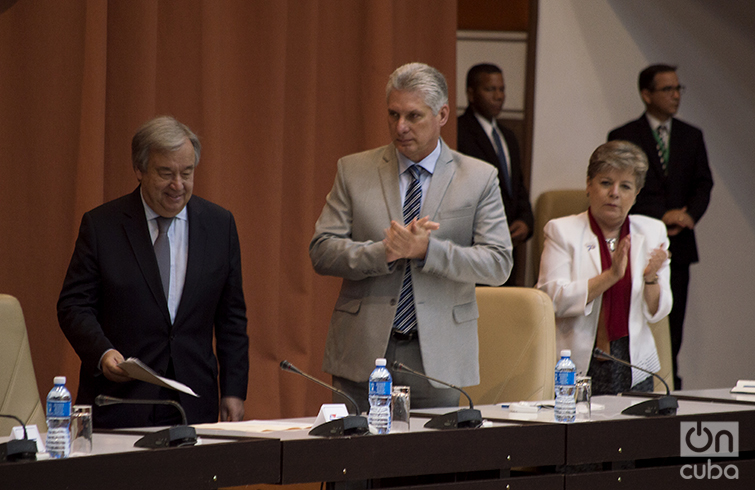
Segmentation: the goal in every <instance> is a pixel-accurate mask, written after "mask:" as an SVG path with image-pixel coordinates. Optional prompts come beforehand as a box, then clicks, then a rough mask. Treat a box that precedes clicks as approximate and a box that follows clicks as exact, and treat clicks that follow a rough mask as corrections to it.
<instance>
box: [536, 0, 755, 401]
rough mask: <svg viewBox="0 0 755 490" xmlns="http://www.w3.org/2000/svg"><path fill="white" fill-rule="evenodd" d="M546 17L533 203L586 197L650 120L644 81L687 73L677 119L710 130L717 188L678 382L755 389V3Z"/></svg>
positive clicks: (670, 1) (642, 3)
mask: <svg viewBox="0 0 755 490" xmlns="http://www.w3.org/2000/svg"><path fill="white" fill-rule="evenodd" d="M539 14H540V17H539V27H538V32H539V37H538V40H537V48H538V52H537V73H536V83H537V85H536V92H535V93H536V95H535V127H534V148H533V163H532V198H533V202H534V201H535V200H536V198H537V196H538V195H540V193H542V192H543V191H545V190H549V189H556V188H565V187H568V188H583V187H584V185H585V170H586V168H587V159H588V157H589V155H590V153H591V152H592V150H593V149H594V148H595V147H596V146H597V145H599V144H601V143H602V142H604V141H605V138H606V135H607V133H608V131H609V130H610V129H612V128H613V127H615V126H618V125H620V124H623V123H624V122H626V121H628V120H630V119H635V118H637V117H638V116H639V115H640V114H641V113H642V111H643V106H642V103H641V101H640V98H639V95H638V93H637V88H636V87H637V81H636V80H637V75H638V73H639V71H640V70H641V69H642V68H644V67H645V66H646V65H648V64H651V63H656V62H667V63H670V64H677V65H679V70H678V74H679V77H680V80H681V83H682V84H685V85H686V86H687V93H686V94H685V95H684V97H683V99H682V105H681V109H680V111H679V117H680V118H681V119H684V120H686V121H688V122H690V123H692V124H694V125H696V126H699V127H700V128H702V129H703V131H704V134H705V140H706V144H707V147H708V155H709V159H710V164H711V168H712V170H713V177H714V180H715V187H714V188H713V195H712V199H711V204H710V207H709V208H708V212H707V214H706V215H705V216H704V217H703V219H702V220H701V221H700V223H699V224H698V227H697V237H698V246H699V249H700V256H701V262H700V263H699V264H697V265H693V266H692V269H691V275H692V279H691V284H690V295H689V304H688V308H687V321H686V326H685V339H684V344H683V346H682V351H681V358H680V371H681V375H682V377H683V378H684V380H685V385H684V387H685V388H687V389H694V388H707V387H714V386H733V384H734V383H735V382H736V380H737V379H740V378H741V379H753V378H755V355H753V354H752V352H753V348H755V328H753V320H755V299H754V297H755V286H753V277H752V275H753V272H755V253H753V252H754V251H755V192H753V185H755V163H754V162H753V155H755V138H753V135H752V130H753V129H755V116H754V115H755V3H752V2H750V1H749V0H731V1H727V2H710V1H704V0H696V1H695V0H692V1H691V0H662V1H659V0H636V1H632V2H626V1H621V0H613V1H611V0H540V9H539ZM530 279H532V277H530Z"/></svg>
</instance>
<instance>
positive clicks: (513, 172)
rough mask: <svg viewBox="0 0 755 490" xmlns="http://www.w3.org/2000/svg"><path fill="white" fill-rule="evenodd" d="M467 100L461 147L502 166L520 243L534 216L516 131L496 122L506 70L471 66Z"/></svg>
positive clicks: (508, 208) (510, 216) (460, 127)
mask: <svg viewBox="0 0 755 490" xmlns="http://www.w3.org/2000/svg"><path fill="white" fill-rule="evenodd" d="M467 100H468V101H469V106H467V110H466V111H465V112H464V114H462V115H461V116H459V118H458V120H457V122H458V136H457V146H458V150H459V152H460V153H464V154H466V155H469V156H472V157H475V158H479V159H480V160H484V161H486V162H488V163H490V164H491V165H493V166H494V167H495V168H497V169H498V180H499V183H500V186H501V197H502V198H503V206H504V208H505V209H506V219H507V221H508V223H509V233H510V234H511V242H512V244H513V245H514V247H516V246H517V245H520V244H522V243H524V242H525V241H527V240H528V239H529V238H530V237H531V236H532V232H533V227H534V216H533V214H532V206H531V205H530V198H529V194H528V193H527V189H526V188H525V187H524V178H523V176H522V167H521V159H520V154H519V143H518V141H517V139H516V136H515V135H514V132H513V131H511V130H510V129H508V128H505V127H503V126H499V125H498V124H497V122H496V118H497V117H498V114H500V112H501V109H502V108H503V103H504V101H505V100H506V86H505V84H504V81H503V71H501V69H500V68H499V67H497V66H496V65H491V64H488V63H483V64H479V65H475V66H473V67H472V68H470V69H469V72H467ZM514 256H515V257H516V254H515V255H514ZM519 267H524V264H520V263H519V262H516V261H514V270H512V272H511V275H510V276H509V279H508V281H506V284H505V285H506V286H513V285H515V282H516V276H517V274H516V270H517V268H519Z"/></svg>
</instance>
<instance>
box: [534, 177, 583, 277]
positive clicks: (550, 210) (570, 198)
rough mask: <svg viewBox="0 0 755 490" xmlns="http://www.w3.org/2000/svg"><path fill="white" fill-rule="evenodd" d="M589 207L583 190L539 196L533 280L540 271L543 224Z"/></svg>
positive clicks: (536, 213) (536, 210)
mask: <svg viewBox="0 0 755 490" xmlns="http://www.w3.org/2000/svg"><path fill="white" fill-rule="evenodd" d="M589 205H590V202H589V201H588V199H587V195H586V193H585V190H584V189H568V190H557V191H547V192H543V193H542V194H540V196H539V197H538V198H537V202H536V203H535V230H534V233H533V236H534V240H533V241H532V247H533V250H532V266H533V267H532V270H533V271H534V273H535V278H536V279H537V275H538V274H539V271H540V256H541V255H543V243H544V242H545V235H544V233H543V227H544V226H545V224H546V223H547V222H548V221H550V220H552V219H554V218H561V217H562V216H569V215H571V214H579V213H581V212H583V211H585V210H587V207H588V206H589Z"/></svg>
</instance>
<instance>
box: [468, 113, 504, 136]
mask: <svg viewBox="0 0 755 490" xmlns="http://www.w3.org/2000/svg"><path fill="white" fill-rule="evenodd" d="M473 112H474V117H475V118H477V122H479V123H480V126H482V129H483V130H484V131H485V134H487V135H488V136H490V133H491V132H492V131H493V130H494V129H498V124H496V122H495V119H493V120H492V121H491V120H489V119H486V118H484V117H483V116H482V115H480V113H479V112H477V111H474V110H473Z"/></svg>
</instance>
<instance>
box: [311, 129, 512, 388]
mask: <svg viewBox="0 0 755 490" xmlns="http://www.w3.org/2000/svg"><path fill="white" fill-rule="evenodd" d="M441 143H442V150H441V155H440V158H439V159H438V162H437V164H436V166H435V172H434V173H433V175H432V177H431V181H430V185H429V188H428V190H427V195H426V197H425V201H424V203H423V205H422V209H421V211H420V216H427V215H429V216H430V219H431V220H433V221H436V222H438V223H440V229H439V230H437V231H433V232H432V235H431V237H430V244H429V246H428V250H427V256H426V257H425V261H424V263H422V262H421V261H417V260H414V261H412V264H411V267H412V279H413V286H414V298H415V304H416V307H417V323H418V328H419V339H420V340H419V342H420V348H421V351H422V360H423V364H424V368H425V373H426V374H427V375H429V376H432V377H435V378H438V379H442V380H444V381H447V382H449V383H452V384H455V385H459V386H470V385H475V384H478V383H479V382H480V379H479V378H480V376H479V362H478V345H477V317H478V312H477V302H476V299H475V284H476V283H479V284H489V285H501V284H503V283H504V282H505V281H506V278H507V277H508V275H509V272H510V271H511V266H512V258H511V238H510V236H509V231H508V224H507V222H506V215H505V213H504V208H503V203H502V201H501V192H500V188H499V185H498V177H497V173H496V170H495V168H494V167H492V166H491V165H489V164H487V163H485V162H482V161H480V160H477V159H474V158H470V157H467V156H465V155H462V154H460V153H457V152H455V151H452V150H450V149H449V148H448V146H447V145H446V144H445V142H441ZM398 168H399V167H398V159H397V157H396V149H395V147H394V145H393V144H391V145H388V146H386V147H382V148H377V149H374V150H370V151H366V152H363V153H358V154H355V155H349V156H346V157H344V158H342V159H340V160H339V161H338V172H337V175H336V180H335V183H334V184H333V189H332V190H331V191H330V193H329V194H328V197H327V201H326V203H325V207H324V208H323V211H322V214H321V215H320V218H319V219H318V220H317V224H316V225H315V235H314V237H313V238H312V241H311V242H310V245H309V253H310V258H311V260H312V265H313V266H314V268H315V271H316V272H317V273H318V274H323V275H330V276H338V277H342V278H343V284H342V286H341V292H340V295H339V297H338V300H337V301H336V305H335V309H334V311H333V316H332V318H331V321H330V329H329V331H328V338H327V343H326V346H325V359H324V361H323V370H324V371H325V372H328V373H330V374H333V375H336V376H340V377H344V378H347V379H351V380H353V381H358V382H361V381H367V379H368V377H369V374H370V371H371V370H372V368H373V367H374V362H375V358H378V357H383V356H384V355H385V351H386V348H387V346H388V342H389V339H390V334H391V328H392V323H393V317H394V315H395V313H396V305H397V303H398V297H399V290H400V288H401V282H402V278H403V271H404V268H405V263H406V262H405V260H398V261H396V262H395V263H393V264H388V263H386V258H385V247H384V245H383V243H382V240H383V238H384V237H385V232H384V230H385V229H386V228H388V227H389V226H390V222H391V220H396V221H398V222H400V223H401V222H403V216H402V209H401V196H400V191H399V173H398V172H399V171H398Z"/></svg>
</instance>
